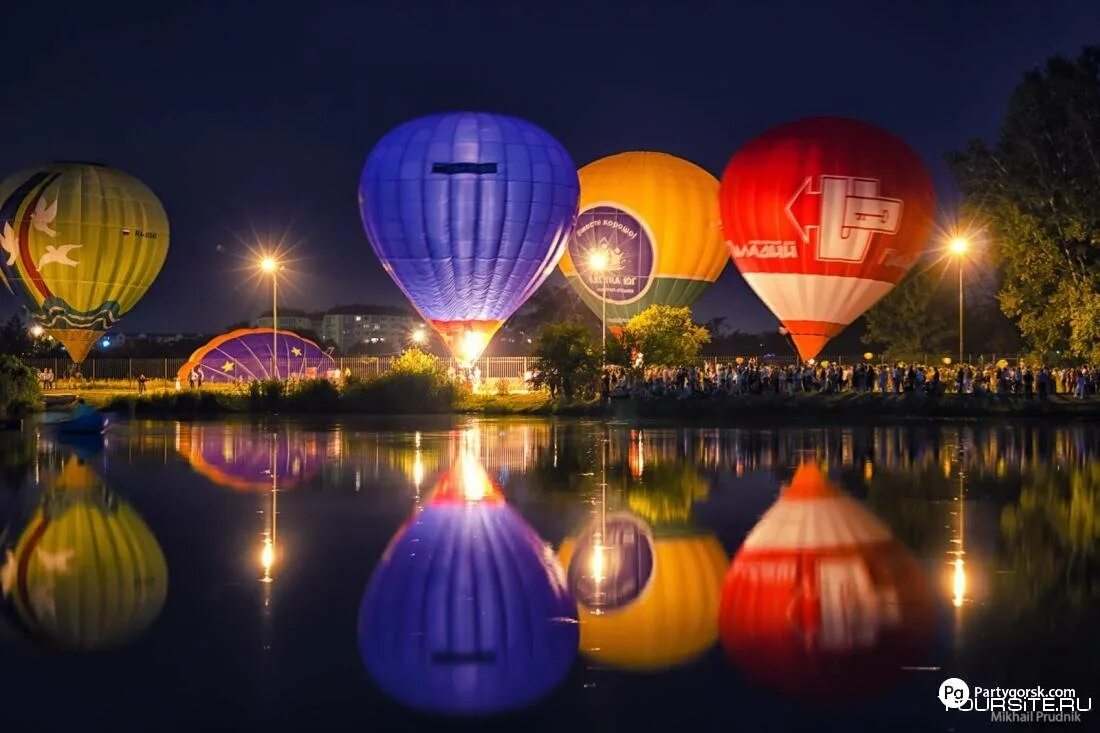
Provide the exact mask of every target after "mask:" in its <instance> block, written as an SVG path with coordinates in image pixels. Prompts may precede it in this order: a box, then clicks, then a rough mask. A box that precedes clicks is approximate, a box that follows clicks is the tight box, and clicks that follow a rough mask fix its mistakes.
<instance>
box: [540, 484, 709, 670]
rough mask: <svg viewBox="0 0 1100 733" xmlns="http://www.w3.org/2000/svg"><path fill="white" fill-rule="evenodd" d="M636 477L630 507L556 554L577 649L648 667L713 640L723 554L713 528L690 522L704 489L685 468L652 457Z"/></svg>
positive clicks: (679, 658)
mask: <svg viewBox="0 0 1100 733" xmlns="http://www.w3.org/2000/svg"><path fill="white" fill-rule="evenodd" d="M644 477H645V481H644V482H640V481H639V482H635V483H633V484H632V485H631V486H630V487H629V488H628V490H627V506H628V507H629V511H613V512H610V513H607V514H601V515H600V516H598V517H596V518H594V519H593V520H592V521H591V522H589V524H588V525H587V526H586V527H584V528H583V529H582V530H581V531H580V532H579V533H578V534H577V535H575V536H574V537H568V538H566V539H565V540H564V541H563V542H562V544H561V547H560V548H559V550H558V557H560V558H561V562H562V565H563V566H565V567H566V568H567V577H568V580H569V589H570V591H571V592H572V593H573V597H574V598H575V599H576V601H577V609H578V611H579V616H580V623H581V636H580V647H581V653H582V654H584V655H585V656H586V657H588V658H589V659H592V660H594V661H596V662H598V663H600V664H602V665H608V666H611V667H617V668H620V669H625V670H630V671H640V672H654V671H659V670H663V669H668V668H670V667H675V666H679V665H683V664H687V663H689V662H691V661H692V660H694V659H696V658H697V657H698V656H699V655H701V654H703V653H704V652H706V651H707V650H708V649H710V648H711V647H712V646H714V643H715V642H716V641H717V639H718V599H719V596H720V593H721V587H722V576H723V575H724V573H725V571H726V565H727V563H728V560H729V558H728V556H727V555H726V552H725V550H724V549H723V548H722V544H721V543H720V542H719V541H718V538H717V537H715V536H714V534H713V533H711V532H706V531H703V530H700V529H698V528H696V527H694V526H692V524H691V522H690V511H691V506H692V504H693V503H694V502H695V500H696V499H698V498H701V497H702V496H704V495H705V492H706V491H707V490H708V489H709V486H708V485H707V484H706V481H705V479H702V478H701V477H699V475H698V472H697V471H696V470H695V468H694V467H693V466H690V465H686V464H674V463H670V464H664V465H662V464H661V463H650V464H649V465H647V466H646V468H645V473H644ZM601 511H602V510H601Z"/></svg>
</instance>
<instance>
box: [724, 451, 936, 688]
mask: <svg viewBox="0 0 1100 733" xmlns="http://www.w3.org/2000/svg"><path fill="white" fill-rule="evenodd" d="M719 623H720V626H721V631H722V645H723V646H724V647H725V648H726V651H727V652H728V653H729V655H730V657H731V658H732V660H733V661H734V663H736V664H737V666H738V667H739V668H741V670H742V671H743V672H744V674H745V675H746V677H748V678H749V679H750V680H752V681H754V682H756V683H757V684H759V685H761V686H763V687H767V688H770V689H773V690H775V691H777V692H780V693H783V694H787V695H791V696H794V697H798V698H803V699H808V700H814V701H822V702H825V701H836V699H837V697H838V696H858V695H869V694H873V693H874V692H876V691H879V690H881V689H883V688H885V687H886V686H888V685H889V684H890V683H891V682H892V681H893V680H894V679H895V678H896V676H897V674H898V673H899V672H900V670H901V665H902V664H917V663H919V661H920V657H921V655H922V654H923V653H924V651H925V650H926V648H927V645H928V643H929V641H930V637H931V632H932V623H933V602H932V595H931V590H930V588H929V587H928V584H927V580H926V578H925V577H924V574H923V572H922V571H921V568H920V566H919V565H918V564H917V561H916V559H915V558H914V557H913V556H912V554H911V553H910V552H909V551H908V550H907V549H906V548H905V547H904V546H903V545H902V544H901V543H900V542H899V541H898V540H897V539H896V538H895V537H894V536H893V535H892V534H891V532H890V530H889V529H888V528H887V527H886V525H884V524H883V523H882V522H880V521H879V520H878V519H877V518H876V517H874V516H873V515H872V514H871V513H870V512H868V511H867V510H866V509H864V508H863V506H862V505H860V504H859V503H858V502H857V501H855V500H854V499H852V498H851V497H849V496H847V495H846V494H844V493H843V492H842V491H841V490H840V489H838V488H837V487H835V486H833V485H832V484H831V483H829V482H828V480H827V479H826V477H825V475H824V474H823V473H822V471H821V469H819V468H818V467H817V466H816V465H813V464H809V463H804V464H802V465H801V466H800V467H799V468H798V470H797V472H796V473H795V476H794V478H793V479H792V481H791V483H790V485H789V486H787V487H786V488H785V489H784V490H783V493H782V494H781V495H780V498H779V500H778V501H776V503H775V504H774V505H773V506H772V507H771V508H770V509H769V510H768V511H767V512H766V513H765V514H764V516H763V517H762V518H761V519H760V521H759V522H758V523H757V524H756V526H755V527H754V528H753V529H752V531H751V532H750V533H749V535H748V537H746V538H745V542H744V544H743V545H742V547H741V549H740V551H739V552H738V553H737V556H736V557H734V559H733V562H732V563H731V564H730V568H729V572H728V573H727V575H726V579H725V583H724V586H723V589H722V605H721V611H720V620H719Z"/></svg>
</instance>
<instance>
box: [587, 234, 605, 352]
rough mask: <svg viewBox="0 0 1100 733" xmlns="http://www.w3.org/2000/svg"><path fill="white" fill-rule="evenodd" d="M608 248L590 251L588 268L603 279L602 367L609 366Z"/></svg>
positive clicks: (601, 299) (601, 315) (601, 319)
mask: <svg viewBox="0 0 1100 733" xmlns="http://www.w3.org/2000/svg"><path fill="white" fill-rule="evenodd" d="M608 264H609V263H608V258H607V250H606V249H594V250H592V251H591V252H589V253H588V269H589V270H591V271H592V272H598V273H600V279H601V280H602V281H603V297H601V298H600V350H601V352H602V353H603V358H602V361H603V364H602V365H601V368H604V369H605V368H606V367H607V265H608Z"/></svg>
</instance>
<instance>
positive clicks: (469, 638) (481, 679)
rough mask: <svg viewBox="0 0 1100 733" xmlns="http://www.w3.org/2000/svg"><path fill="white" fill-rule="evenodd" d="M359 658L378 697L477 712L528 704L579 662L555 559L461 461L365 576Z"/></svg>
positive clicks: (485, 479) (470, 459)
mask: <svg viewBox="0 0 1100 733" xmlns="http://www.w3.org/2000/svg"><path fill="white" fill-rule="evenodd" d="M359 650H360V653H361V655H362V658H363V662H364V664H365V665H366V668H367V671H368V672H369V673H370V675H371V677H373V678H374V680H375V681H376V682H377V683H378V685H379V687H381V688H382V690H383V692H385V693H386V694H387V695H388V696H390V697H392V698H394V699H395V700H397V701H399V702H401V703H403V704H405V705H408V706H410V707H414V708H417V709H420V710H425V711H430V712H433V713H443V714H450V715H484V714H491V713H500V712H505V711H508V710H516V709H520V708H524V707H527V706H528V705H532V704H534V703H535V702H537V701H538V700H540V699H542V698H543V697H545V696H546V695H548V694H550V692H552V691H553V690H554V688H555V687H557V686H558V684H559V683H560V682H561V681H562V680H563V679H564V677H565V675H566V673H567V672H568V671H569V669H570V667H571V666H572V664H573V660H574V659H575V658H576V655H577V609H576V604H575V603H574V602H573V599H572V598H571V597H570V595H569V592H568V590H567V589H566V585H565V579H564V577H563V573H562V570H561V566H560V565H558V562H557V560H556V559H555V558H554V556H553V554H552V553H551V552H550V551H549V549H548V548H547V546H546V543H545V542H543V540H542V539H541V538H540V537H539V536H538V534H536V532H535V530H534V529H532V528H531V526H530V525H528V524H527V523H526V522H525V521H524V520H523V518H522V517H520V515H519V514H518V513H516V511H515V510H514V509H512V508H511V507H510V506H508V505H507V504H506V503H505V501H504V497H503V495H502V494H501V493H500V490H499V489H498V488H497V487H496V486H495V485H494V484H493V482H492V480H491V479H490V478H489V476H488V475H487V474H486V473H485V469H484V468H482V466H481V464H480V463H478V461H477V459H476V458H475V457H474V456H473V455H470V454H463V455H461V456H460V458H459V459H458V462H457V463H456V464H455V465H454V466H453V467H452V468H451V469H450V470H449V471H448V472H447V473H446V474H444V475H443V477H442V478H441V479H440V481H439V483H438V484H437V485H436V487H435V489H434V490H433V492H432V496H431V499H430V500H429V502H428V504H427V505H426V506H424V507H423V508H418V509H417V510H416V511H415V512H414V514H413V516H412V517H411V518H410V519H409V521H408V522H406V523H405V525H404V526H403V527H402V528H401V530H400V531H399V532H398V533H397V535H396V536H395V537H394V538H393V539H392V540H391V541H390V544H389V546H388V547H387V548H386V552H385V554H384V555H383V556H382V559H381V560H380V561H379V563H378V566H377V567H376V568H375V571H374V573H373V574H372V575H371V579H370V582H369V583H368V585H367V589H366V592H365V593H364V596H363V602H362V605H361V606H360V609H359Z"/></svg>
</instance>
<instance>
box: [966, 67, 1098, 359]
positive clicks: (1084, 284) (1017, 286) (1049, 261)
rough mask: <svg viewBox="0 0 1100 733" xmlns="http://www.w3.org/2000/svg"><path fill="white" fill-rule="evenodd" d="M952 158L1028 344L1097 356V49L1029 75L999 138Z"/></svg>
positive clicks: (1007, 306) (1008, 307) (1004, 302)
mask: <svg viewBox="0 0 1100 733" xmlns="http://www.w3.org/2000/svg"><path fill="white" fill-rule="evenodd" d="M948 162H949V163H950V165H951V168H952V170H953V172H954V174H955V177H956V179H957V180H958V183H959V187H960V189H961V190H962V192H963V196H964V209H965V211H966V213H967V214H968V215H969V216H971V217H973V218H974V220H975V221H978V222H981V223H983V224H985V225H986V226H988V229H989V232H990V233H991V234H992V243H991V250H992V254H993V255H994V257H995V258H996V261H997V264H998V265H999V267H1000V269H1001V272H1002V282H1001V287H1000V291H999V293H998V299H999V301H1000V306H1001V309H1002V310H1003V311H1004V313H1005V314H1006V315H1008V316H1009V317H1010V318H1012V319H1013V320H1014V321H1015V322H1016V324H1017V325H1018V326H1019V329H1020V331H1021V333H1022V335H1023V337H1024V339H1025V340H1026V342H1027V343H1028V345H1029V346H1030V347H1031V348H1032V349H1034V350H1035V351H1037V352H1040V353H1050V352H1055V351H1063V352H1068V353H1070V354H1073V355H1076V356H1080V357H1084V358H1087V359H1091V360H1100V47H1089V48H1085V49H1084V50H1083V51H1082V53H1081V55H1080V56H1078V57H1077V58H1076V59H1067V58H1065V57H1062V56H1056V57H1054V58H1052V59H1050V60H1049V61H1047V64H1046V66H1045V67H1044V68H1041V69H1040V68H1036V69H1034V70H1032V71H1029V72H1028V73H1026V74H1025V75H1024V78H1023V81H1022V82H1021V83H1020V84H1019V86H1017V87H1016V89H1015V91H1014V92H1013V93H1012V96H1011V97H1010V99H1009V106H1008V111H1007V113H1006V115H1005V119H1004V122H1003V124H1002V127H1001V131H1000V135H999V137H998V138H997V140H996V142H995V143H994V144H993V145H992V146H990V145H987V144H986V143H984V142H982V141H974V142H971V143H970V144H969V146H968V147H967V148H966V150H964V151H961V152H955V153H952V154H950V155H949V156H948Z"/></svg>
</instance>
